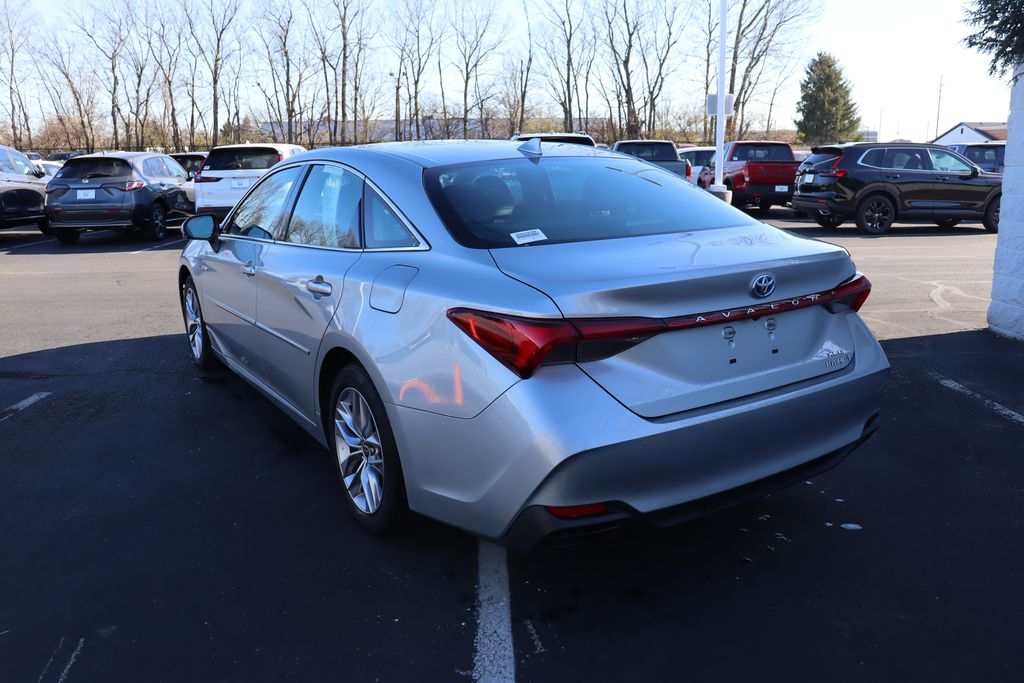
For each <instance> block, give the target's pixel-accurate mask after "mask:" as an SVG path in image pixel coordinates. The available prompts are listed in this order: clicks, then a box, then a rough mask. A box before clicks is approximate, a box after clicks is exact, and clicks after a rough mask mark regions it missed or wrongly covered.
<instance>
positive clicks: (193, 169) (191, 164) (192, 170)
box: [168, 152, 207, 178]
mask: <svg viewBox="0 0 1024 683" xmlns="http://www.w3.org/2000/svg"><path fill="white" fill-rule="evenodd" d="M206 154H207V153H206V152H175V153H174V154H169V155H168V156H169V157H171V158H172V159H174V160H175V161H177V162H178V163H179V164H181V167H182V168H183V169H185V171H186V172H187V173H188V177H189V178H191V177H193V176H194V175H195V174H196V173H199V169H200V168H202V167H203V162H204V161H206Z"/></svg>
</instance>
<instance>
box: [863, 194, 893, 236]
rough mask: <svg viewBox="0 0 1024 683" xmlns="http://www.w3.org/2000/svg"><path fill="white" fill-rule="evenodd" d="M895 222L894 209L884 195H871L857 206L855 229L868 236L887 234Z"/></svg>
mask: <svg viewBox="0 0 1024 683" xmlns="http://www.w3.org/2000/svg"><path fill="white" fill-rule="evenodd" d="M895 220H896V207H895V206H893V203H892V200H891V199H889V198H888V197H886V196H885V195H882V194H873V195H871V196H870V197H865V198H864V199H863V200H862V201H861V203H860V204H858V205H857V217H856V221H857V227H858V228H860V229H861V230H862V231H863V232H866V233H868V234H869V235H881V234H882V233H884V232H887V231H888V230H889V228H891V227H892V224H893V222H895Z"/></svg>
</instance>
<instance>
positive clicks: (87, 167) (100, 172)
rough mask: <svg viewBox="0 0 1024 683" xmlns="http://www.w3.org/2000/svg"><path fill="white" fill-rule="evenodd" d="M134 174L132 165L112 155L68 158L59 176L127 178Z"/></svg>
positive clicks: (58, 172)
mask: <svg viewBox="0 0 1024 683" xmlns="http://www.w3.org/2000/svg"><path fill="white" fill-rule="evenodd" d="M131 174H132V166H131V164H129V163H128V162H127V161H125V160H123V159H114V158H111V157H90V158H83V157H75V158H74V159H68V160H67V161H66V162H65V163H64V165H63V166H62V167H61V169H60V170H59V171H57V175H56V176H55V177H57V178H127V177H129V176H131Z"/></svg>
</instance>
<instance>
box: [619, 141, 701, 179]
mask: <svg viewBox="0 0 1024 683" xmlns="http://www.w3.org/2000/svg"><path fill="white" fill-rule="evenodd" d="M612 151H613V152H620V153H622V154H628V155H629V156H631V157H636V158H637V159H643V160H644V161H647V162H650V163H652V164H654V165H655V166H661V167H662V168H663V169H665V170H666V171H671V172H672V173H675V174H676V175H679V176H683V177H684V178H685V177H686V167H687V162H686V161H681V160H680V159H679V152H677V151H676V143H674V142H671V141H669V140H619V141H618V142H616V143H615V145H614V146H613V147H612ZM692 172H693V170H692V167H691V176H692Z"/></svg>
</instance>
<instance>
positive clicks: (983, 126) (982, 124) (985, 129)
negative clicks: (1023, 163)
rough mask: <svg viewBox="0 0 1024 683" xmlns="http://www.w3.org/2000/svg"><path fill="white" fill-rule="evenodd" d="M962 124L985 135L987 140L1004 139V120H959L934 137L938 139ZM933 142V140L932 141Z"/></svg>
mask: <svg viewBox="0 0 1024 683" xmlns="http://www.w3.org/2000/svg"><path fill="white" fill-rule="evenodd" d="M961 126H964V127H966V128H970V129H971V130H974V131H977V132H978V133H979V134H980V135H983V136H985V137H987V138H988V139H989V140H1005V139H1006V122H1005V121H1002V122H997V121H961V122H960V123H958V124H956V125H955V126H953V127H952V128H950V129H949V130H947V131H946V132H945V133H943V134H942V135H940V136H939V137H937V138H935V139H936V140H939V139H941V138H944V137H946V136H947V135H949V134H950V133H952V132H953V131H954V130H956V129H957V128H959V127H961ZM933 142H934V141H933Z"/></svg>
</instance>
